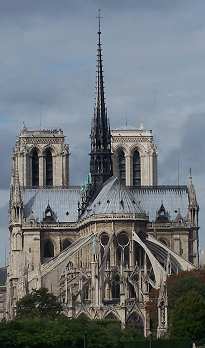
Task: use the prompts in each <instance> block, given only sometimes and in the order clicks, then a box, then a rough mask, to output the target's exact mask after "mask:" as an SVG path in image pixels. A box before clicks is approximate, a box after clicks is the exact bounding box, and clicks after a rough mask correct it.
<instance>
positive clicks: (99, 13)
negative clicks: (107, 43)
mask: <svg viewBox="0 0 205 348" xmlns="http://www.w3.org/2000/svg"><path fill="white" fill-rule="evenodd" d="M101 18H103V17H102V16H101V9H100V8H99V9H98V15H97V19H98V35H99V41H100V35H101Z"/></svg>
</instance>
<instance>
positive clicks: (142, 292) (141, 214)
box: [7, 20, 199, 336]
mask: <svg viewBox="0 0 205 348" xmlns="http://www.w3.org/2000/svg"><path fill="white" fill-rule="evenodd" d="M90 135H91V149H90V173H89V175H88V179H87V183H86V184H85V185H84V186H82V187H79V186H76V187H75V186H70V182H69V155H70V153H69V146H68V145H67V144H65V137H64V133H63V131H62V130H59V129H55V130H29V129H27V128H26V127H24V128H23V129H22V131H21V133H20V135H19V136H18V138H17V141H16V145H15V149H14V152H13V155H12V176H11V189H10V223H9V231H10V256H9V267H8V277H7V317H8V319H9V318H12V317H13V316H14V315H15V307H16V302H17V301H18V300H19V299H20V298H21V297H23V296H24V295H25V294H26V293H28V292H29V291H31V290H32V289H33V288H36V289H38V288H40V287H46V288H48V289H49V291H51V292H53V293H54V294H55V295H56V296H57V297H58V298H59V301H61V303H62V304H63V308H64V313H65V314H66V315H67V316H68V317H69V318H77V317H79V316H81V315H85V316H87V317H88V318H90V319H103V318H115V319H117V320H119V321H120V322H121V325H122V327H125V326H126V325H128V324H129V323H134V325H135V326H136V327H138V329H140V330H142V331H143V332H144V335H145V336H147V335H148V334H149V333H150V317H149V312H148V311H147V303H148V302H149V298H150V291H151V290H152V289H153V288H154V289H158V290H159V292H158V294H159V298H158V328H157V332H158V336H161V335H163V334H164V333H165V332H166V330H167V301H168V299H167V292H166V280H167V277H168V276H169V275H170V274H172V273H177V272H180V271H184V270H191V269H194V268H195V267H197V266H198V229H199V226H198V211H199V206H198V203H197V198H196V193H195V189H194V185H193V183H192V178H191V177H190V178H189V182H188V185H187V186H186V185H184V186H170V185H166V186H160V185H158V178H157V150H156V146H155V143H154V138H153V135H152V132H151V131H150V130H145V129H143V128H140V129H115V130H111V129H110V123H109V119H108V115H107V109H106V104H105V97H104V81H103V63H102V48H101V30H100V20H99V31H98V41H97V78H96V101H95V107H94V115H93V119H92V126H91V134H90Z"/></svg>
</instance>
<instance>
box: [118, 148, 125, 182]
mask: <svg viewBox="0 0 205 348" xmlns="http://www.w3.org/2000/svg"><path fill="white" fill-rule="evenodd" d="M118 172H119V179H120V182H121V184H123V185H125V184H126V170H125V154H124V151H123V150H120V151H119V153H118Z"/></svg>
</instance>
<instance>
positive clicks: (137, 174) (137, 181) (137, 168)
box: [133, 150, 141, 186]
mask: <svg viewBox="0 0 205 348" xmlns="http://www.w3.org/2000/svg"><path fill="white" fill-rule="evenodd" d="M133 186H141V165H140V154H139V152H138V151H137V150H136V151H135V152H134V154H133Z"/></svg>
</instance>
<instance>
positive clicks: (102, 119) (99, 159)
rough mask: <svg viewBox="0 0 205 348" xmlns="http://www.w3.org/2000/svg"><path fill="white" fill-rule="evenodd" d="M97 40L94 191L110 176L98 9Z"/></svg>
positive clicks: (92, 167)
mask: <svg viewBox="0 0 205 348" xmlns="http://www.w3.org/2000/svg"><path fill="white" fill-rule="evenodd" d="M97 18H98V42H97V66H96V68H97V69H96V100H95V106H94V116H93V120H92V127H91V153H90V156H91V158H90V173H91V182H92V186H93V188H94V192H96V191H99V189H100V188H101V187H102V185H103V183H104V182H105V181H106V180H107V179H108V178H109V177H111V176H112V155H111V133H110V125H109V120H108V117H107V108H106V105H105V94H104V80H103V60H102V47H101V18H102V17H101V15H100V10H98V17H97Z"/></svg>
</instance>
